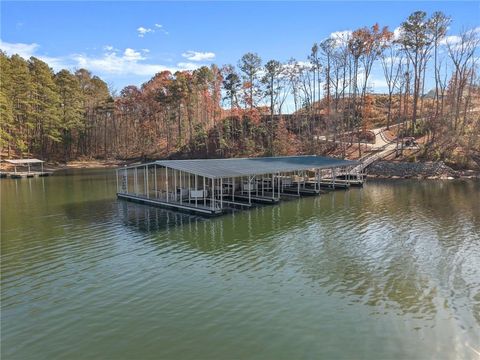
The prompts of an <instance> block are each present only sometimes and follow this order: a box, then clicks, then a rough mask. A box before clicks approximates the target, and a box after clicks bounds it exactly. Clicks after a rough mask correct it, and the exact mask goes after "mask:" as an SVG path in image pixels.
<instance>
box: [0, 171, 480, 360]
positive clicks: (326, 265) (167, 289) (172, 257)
mask: <svg viewBox="0 0 480 360" xmlns="http://www.w3.org/2000/svg"><path fill="white" fill-rule="evenodd" d="M0 186H1V355H2V356H1V358H2V359H6V360H7V359H19V360H27V359H35V360H41V359H320V358H324V359H475V358H477V357H478V356H479V355H478V354H479V352H480V182H478V181H476V182H475V181H422V182H420V181H414V180H411V181H410V180H406V181H369V182H368V183H367V184H366V185H365V187H364V188H362V189H351V190H349V191H336V192H330V193H328V194H325V195H322V196H320V197H312V198H302V199H299V200H292V201H286V202H282V203H281V204H280V205H276V206H264V207H259V208H255V209H252V210H249V211H239V212H236V213H234V214H228V215H225V216H222V217H218V218H213V219H205V218H201V217H196V216H192V215H185V214H180V213H174V212H169V211H165V210H162V209H159V208H151V207H147V206H143V205H139V204H134V203H128V202H125V201H119V200H117V199H116V198H115V177H114V172H113V171H106V170H88V171H69V172H64V173H60V172H59V173H56V174H55V176H52V177H50V178H39V179H21V180H10V179H7V180H5V179H2V180H0Z"/></svg>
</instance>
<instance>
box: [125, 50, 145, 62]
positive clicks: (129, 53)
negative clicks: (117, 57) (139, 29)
mask: <svg viewBox="0 0 480 360" xmlns="http://www.w3.org/2000/svg"><path fill="white" fill-rule="evenodd" d="M123 58H124V59H125V60H126V61H138V60H145V58H144V57H143V56H142V54H141V53H140V52H139V51H135V50H133V49H130V48H126V49H125V52H124V53H123Z"/></svg>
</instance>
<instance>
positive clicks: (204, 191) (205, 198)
mask: <svg viewBox="0 0 480 360" xmlns="http://www.w3.org/2000/svg"><path fill="white" fill-rule="evenodd" d="M202 178H203V206H207V192H206V188H205V176H202ZM180 191H181V190H180Z"/></svg>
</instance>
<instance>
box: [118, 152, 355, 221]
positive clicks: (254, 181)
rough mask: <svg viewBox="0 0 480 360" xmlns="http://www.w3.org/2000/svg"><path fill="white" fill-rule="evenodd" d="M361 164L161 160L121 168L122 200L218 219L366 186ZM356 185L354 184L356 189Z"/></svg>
mask: <svg viewBox="0 0 480 360" xmlns="http://www.w3.org/2000/svg"><path fill="white" fill-rule="evenodd" d="M357 165H358V163H357V162H356V161H350V160H341V159H335V158H329V157H322V156H313V155H309V156H281V157H263V158H233V159H197V160H158V161H154V162H151V163H146V164H139V165H132V166H125V167H123V168H119V169H117V170H116V181H117V197H118V198H119V199H124V200H128V201H135V202H138V203H143V204H147V205H153V206H160V207H164V208H168V209H173V210H178V211H186V212H191V213H197V214H202V215H208V216H217V215H221V214H223V213H226V212H229V211H232V210H233V209H238V208H240V209H241V208H249V207H252V206H255V204H276V203H278V202H280V201H281V199H282V197H283V198H286V199H289V198H290V199H291V198H296V197H301V196H318V195H321V194H322V193H324V192H325V191H330V190H335V189H348V188H349V187H350V186H351V185H352V184H355V185H357V186H358V184H363V174H358V173H355V172H353V171H352V169H354V168H355V167H356V166H357ZM352 186H353V185H352Z"/></svg>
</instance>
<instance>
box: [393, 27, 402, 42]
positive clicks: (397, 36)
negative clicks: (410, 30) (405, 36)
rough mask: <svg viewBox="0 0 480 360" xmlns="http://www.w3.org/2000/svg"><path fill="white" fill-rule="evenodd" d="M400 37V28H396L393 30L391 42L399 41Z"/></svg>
mask: <svg viewBox="0 0 480 360" xmlns="http://www.w3.org/2000/svg"><path fill="white" fill-rule="evenodd" d="M401 35H402V28H401V27H400V26H397V27H396V28H395V30H393V40H399V39H400V36H401Z"/></svg>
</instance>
